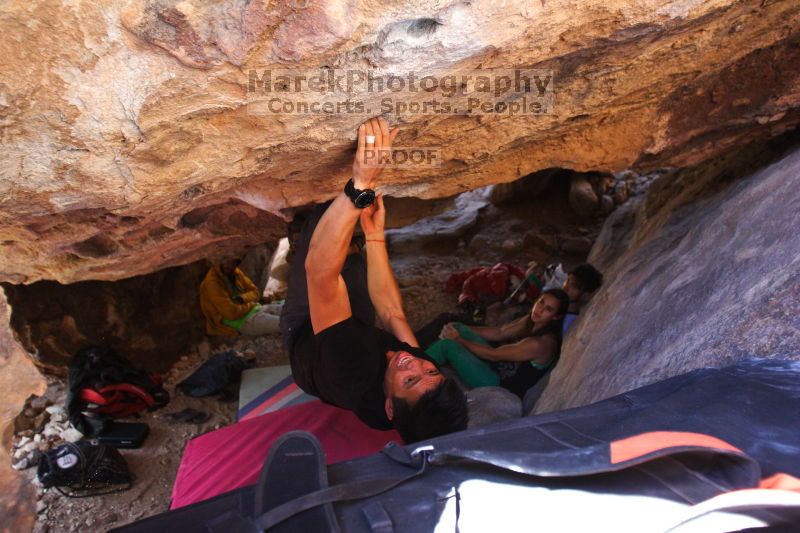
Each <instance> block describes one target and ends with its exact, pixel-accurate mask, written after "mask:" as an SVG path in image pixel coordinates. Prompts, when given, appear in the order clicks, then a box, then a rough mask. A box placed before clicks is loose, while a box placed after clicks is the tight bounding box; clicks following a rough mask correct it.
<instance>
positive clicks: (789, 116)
mask: <svg viewBox="0 0 800 533" xmlns="http://www.w3.org/2000/svg"><path fill="white" fill-rule="evenodd" d="M798 28H800V4H798V3H797V2H791V1H783V2H780V1H779V2H760V3H754V2H736V1H734V0H712V1H707V2H694V1H687V0H646V1H636V2H634V1H632V0H610V1H605V2H597V1H591V2H567V1H564V0H548V1H544V0H542V1H540V2H531V1H529V0H512V1H508V2H492V1H489V0H473V1H471V2H462V1H460V0H459V1H456V0H442V1H437V2H433V3H431V2H423V1H421V0H402V1H398V2H392V3H391V4H390V5H377V4H375V3H370V2H366V1H363V0H357V1H355V2H344V1H340V0H334V1H330V2H321V1H317V0H302V1H300V0H292V1H287V2H267V1H252V2H247V1H245V0H227V1H225V2H205V1H203V0H183V1H178V0H133V1H130V2H125V3H123V2H84V3H80V4H76V3H74V2H67V1H64V0H34V1H30V2H23V1H21V0H20V1H12V2H5V3H3V6H2V7H1V8H0V31H2V34H3V36H4V39H3V40H2V42H0V80H2V81H0V124H2V128H3V135H2V141H1V142H2V150H1V151H0V153H1V154H2V156H0V280H4V281H9V282H12V283H33V282H35V281H37V280H43V279H52V280H58V281H59V282H62V283H70V282H76V281H81V280H90V279H93V280H115V279H122V278H129V277H132V276H137V275H142V274H145V273H149V272H153V271H155V270H158V269H162V268H166V267H171V266H175V265H182V264H188V263H191V262H193V261H196V260H197V259H199V258H204V257H207V256H209V255H210V254H215V253H228V252H235V251H241V250H243V249H244V248H246V247H247V246H250V245H252V244H255V243H261V242H271V243H273V244H274V243H275V241H277V239H278V238H279V237H280V236H282V235H283V234H284V233H285V227H284V223H285V220H286V218H287V217H288V216H290V214H291V211H290V210H288V211H287V209H288V208H292V207H296V206H301V205H304V204H307V203H310V202H315V201H321V200H324V199H328V198H330V197H332V196H333V195H334V194H335V193H336V192H337V191H338V190H339V189H340V187H341V186H342V184H343V182H344V180H345V179H346V177H347V173H348V166H349V164H350V159H351V157H352V147H353V139H354V137H355V131H356V126H357V125H358V123H359V122H360V121H362V120H363V118H364V116H359V115H357V114H348V113H341V114H334V115H331V114H321V115H313V114H291V115H290V114H281V115H265V114H263V113H260V112H254V109H255V108H256V107H257V106H254V104H255V103H257V100H258V98H256V97H255V96H254V94H253V93H252V92H248V89H249V83H250V80H251V76H250V71H251V70H253V69H256V71H258V70H257V69H261V68H265V67H266V68H289V69H292V68H315V69H316V68H320V67H326V68H327V67H334V68H351V69H361V70H365V69H370V68H371V69H375V70H376V71H377V72H379V73H381V74H393V75H406V74H408V73H411V72H418V73H422V72H425V73H433V74H436V75H444V74H447V73H452V72H456V71H458V70H464V69H475V68H514V67H525V68H537V69H543V70H546V71H549V72H552V78H551V79H552V83H553V87H554V90H555V95H556V97H555V101H554V103H553V107H552V112H551V113H550V114H546V115H541V116H529V115H525V116H515V117H509V116H507V115H492V114H488V115H475V114H467V113H465V112H462V113H461V114H453V115H441V116H433V115H414V114H411V113H389V114H388V115H389V119H390V120H391V121H392V122H393V123H395V124H398V125H400V126H401V127H402V133H401V134H400V137H399V138H398V141H397V144H398V145H404V146H422V147H438V148H440V149H441V165H439V166H436V167H431V168H424V169H410V170H409V169H399V168H392V169H390V170H388V171H387V172H386V174H385V180H384V183H385V185H384V187H383V190H384V191H385V192H387V193H390V194H392V195H395V196H418V197H423V198H432V197H443V196H451V195H454V194H456V193H459V192H462V191H464V190H467V189H474V188H477V187H479V186H482V185H488V184H492V183H503V182H510V181H513V180H515V179H517V178H519V177H521V176H525V175H528V174H530V173H532V172H535V171H537V170H541V169H547V168H567V169H572V170H576V171H588V170H596V171H600V172H618V171H621V170H623V169H627V168H633V169H634V170H637V171H642V170H647V169H652V168H657V167H663V166H676V167H685V166H689V165H692V164H695V163H698V162H700V161H703V160H706V159H708V158H709V157H711V156H713V155H714V154H717V153H720V152H721V151H723V150H725V149H728V148H730V147H732V146H738V145H741V144H743V143H744V142H745V141H751V140H754V139H759V138H767V137H771V136H774V135H777V134H779V133H780V132H782V131H785V130H786V129H788V128H791V127H793V126H794V125H796V124H797V123H798V121H799V120H800V113H798V102H800V84H799V83H798V78H799V76H800V71H798V69H797V65H798V64H800V46H798V44H800V29H798ZM256 96H259V95H256ZM366 102H367V104H370V105H371V104H375V103H377V101H375V100H369V99H367V100H366ZM609 194H611V193H609Z"/></svg>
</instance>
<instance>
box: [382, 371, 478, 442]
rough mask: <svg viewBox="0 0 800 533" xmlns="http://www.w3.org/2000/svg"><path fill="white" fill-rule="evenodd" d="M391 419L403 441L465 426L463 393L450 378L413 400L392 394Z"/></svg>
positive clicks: (465, 399) (465, 401)
mask: <svg viewBox="0 0 800 533" xmlns="http://www.w3.org/2000/svg"><path fill="white" fill-rule="evenodd" d="M392 410H393V413H394V417H393V418H392V422H393V423H394V427H395V429H396V430H397V432H398V433H400V436H401V437H402V438H403V442H405V443H406V444H410V443H412V442H417V441H420V440H425V439H430V438H433V437H438V436H439V435H446V434H448V433H453V432H454V431H461V430H462V429H466V428H467V421H468V419H469V416H468V414H467V397H466V396H465V395H464V392H463V391H462V390H461V388H460V387H459V386H458V384H457V383H456V382H455V381H453V380H452V379H450V378H446V379H445V380H444V381H443V382H442V383H441V384H440V385H439V386H438V387H436V388H435V389H432V390H429V391H428V392H426V393H425V394H423V395H422V396H421V397H420V399H419V400H418V401H417V403H416V404H414V405H413V406H412V405H410V404H409V403H408V402H406V401H405V400H400V399H398V398H392Z"/></svg>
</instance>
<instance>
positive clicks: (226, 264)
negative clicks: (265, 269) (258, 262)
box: [219, 259, 240, 276]
mask: <svg viewBox="0 0 800 533" xmlns="http://www.w3.org/2000/svg"><path fill="white" fill-rule="evenodd" d="M239 262H240V261H239V260H238V259H226V260H225V261H223V262H222V263H220V265H219V269H220V270H221V271H222V273H223V274H227V275H228V276H232V275H233V273H234V272H236V269H237V268H238V267H239Z"/></svg>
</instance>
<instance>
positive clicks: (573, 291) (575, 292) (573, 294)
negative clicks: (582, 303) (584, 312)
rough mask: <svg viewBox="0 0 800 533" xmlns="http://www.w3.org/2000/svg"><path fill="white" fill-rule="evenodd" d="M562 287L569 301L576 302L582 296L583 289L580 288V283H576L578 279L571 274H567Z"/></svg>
mask: <svg viewBox="0 0 800 533" xmlns="http://www.w3.org/2000/svg"><path fill="white" fill-rule="evenodd" d="M562 289H564V292H566V293H567V296H569V301H570V302H577V301H579V300H580V299H581V297H582V296H583V291H582V290H581V287H580V285H578V280H577V279H575V276H574V275H573V274H569V275H568V276H567V279H566V281H564V285H563V287H562Z"/></svg>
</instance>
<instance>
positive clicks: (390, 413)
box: [383, 396, 394, 420]
mask: <svg viewBox="0 0 800 533" xmlns="http://www.w3.org/2000/svg"><path fill="white" fill-rule="evenodd" d="M383 408H384V409H385V410H386V418H388V419H389V420H392V419H393V418H394V406H392V399H391V398H389V397H388V396H387V397H386V403H384V404H383Z"/></svg>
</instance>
